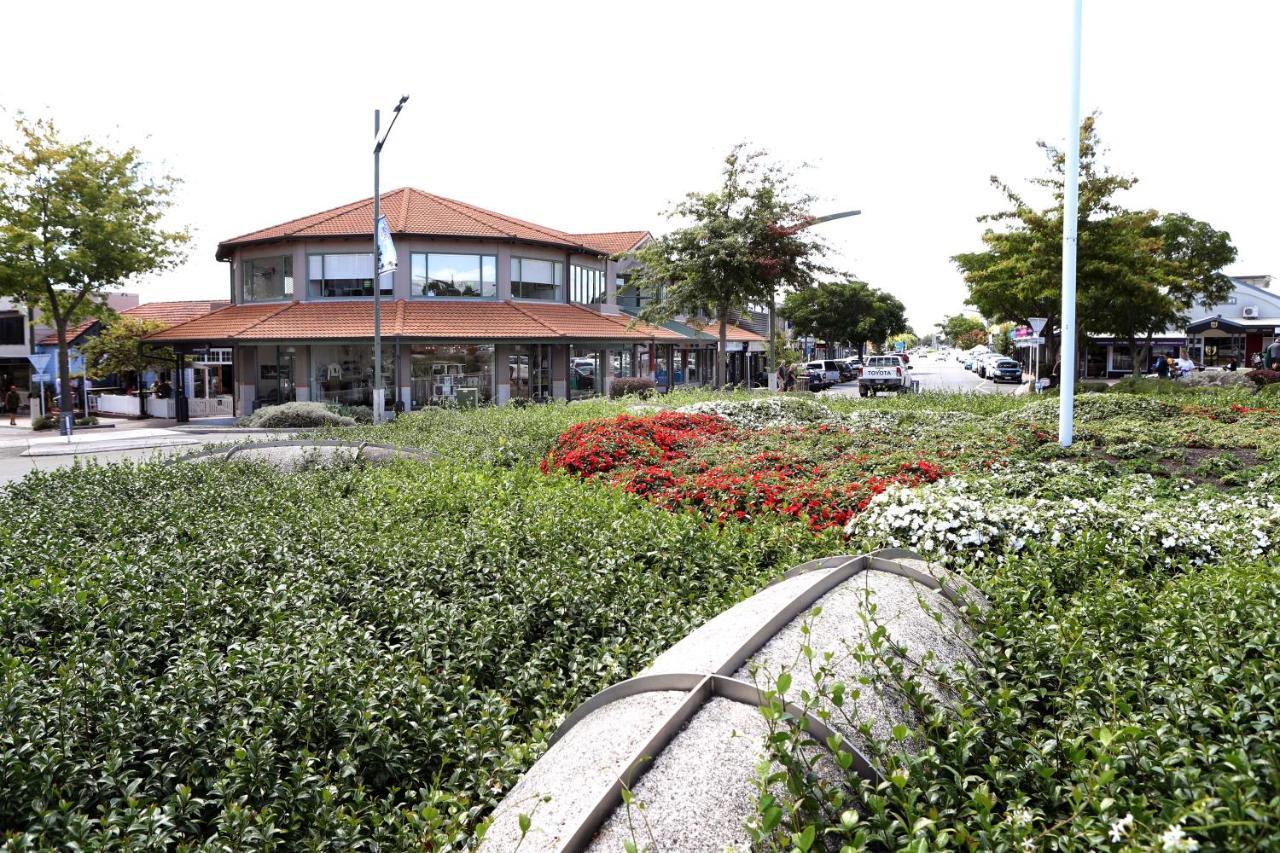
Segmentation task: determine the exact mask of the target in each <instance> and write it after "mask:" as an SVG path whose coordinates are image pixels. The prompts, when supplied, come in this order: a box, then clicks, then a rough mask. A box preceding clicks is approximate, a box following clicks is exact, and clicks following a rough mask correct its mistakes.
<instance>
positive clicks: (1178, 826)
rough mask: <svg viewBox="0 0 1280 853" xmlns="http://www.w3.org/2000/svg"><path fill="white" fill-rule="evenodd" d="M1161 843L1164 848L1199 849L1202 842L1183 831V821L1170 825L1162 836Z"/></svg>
mask: <svg viewBox="0 0 1280 853" xmlns="http://www.w3.org/2000/svg"><path fill="white" fill-rule="evenodd" d="M1160 844H1161V845H1163V846H1162V849H1164V850H1199V849H1200V842H1199V841H1196V840H1195V839H1194V838H1191V837H1190V836H1188V835H1187V834H1186V833H1185V832H1183V831H1182V821H1178V822H1177V823H1175V824H1174V825H1173V826H1171V827H1169V828H1168V829H1166V830H1165V831H1164V833H1163V834H1162V835H1161V836H1160Z"/></svg>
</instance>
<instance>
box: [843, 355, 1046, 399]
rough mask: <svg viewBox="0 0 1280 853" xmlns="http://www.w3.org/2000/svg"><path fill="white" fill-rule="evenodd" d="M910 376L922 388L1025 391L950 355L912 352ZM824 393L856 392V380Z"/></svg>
mask: <svg viewBox="0 0 1280 853" xmlns="http://www.w3.org/2000/svg"><path fill="white" fill-rule="evenodd" d="M911 368H912V369H911V378H912V379H913V380H915V381H917V382H919V383H920V390H921V391H953V392H968V393H970V394H1017V393H1026V391H1027V386H1026V384H1025V383H1024V384H1022V385H1014V384H1012V383H1008V382H1002V383H999V384H997V383H995V382H992V381H991V380H989V379H983V378H982V377H980V376H978V374H976V373H973V372H972V371H969V370H965V369H964V365H963V364H961V363H960V362H958V361H956V360H955V358H954V357H952V358H949V359H948V358H930V357H929V356H925V355H921V356H913V357H912V358H911ZM824 393H826V394H837V395H840V394H852V395H855V396H856V395H857V393H858V383H857V382H843V383H841V384H839V385H836V386H835V387H833V388H830V389H829V390H827V391H825V392H824Z"/></svg>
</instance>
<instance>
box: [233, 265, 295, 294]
mask: <svg viewBox="0 0 1280 853" xmlns="http://www.w3.org/2000/svg"><path fill="white" fill-rule="evenodd" d="M242 263H243V266H244V278H243V279H242V281H243V286H242V288H241V297H242V300H243V301H244V302H274V301H279V300H282V299H292V298H293V255H277V256H275V257H270V258H252V259H250V260H247V261H243V262H242Z"/></svg>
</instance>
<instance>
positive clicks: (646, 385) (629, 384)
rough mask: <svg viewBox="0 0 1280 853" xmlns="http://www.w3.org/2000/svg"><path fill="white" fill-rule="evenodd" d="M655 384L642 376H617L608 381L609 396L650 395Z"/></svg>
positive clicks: (614, 397) (655, 386) (644, 396)
mask: <svg viewBox="0 0 1280 853" xmlns="http://www.w3.org/2000/svg"><path fill="white" fill-rule="evenodd" d="M657 387H658V386H657V384H656V383H655V382H654V381H653V380H652V379H649V378H647V377H644V376H619V377H617V378H616V379H614V380H613V381H612V382H610V383H609V397H610V398H611V399H616V398H618V397H626V396H635V397H643V398H648V397H652V396H653V393H654V389H655V388H657Z"/></svg>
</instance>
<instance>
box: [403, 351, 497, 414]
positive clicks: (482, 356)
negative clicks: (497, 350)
mask: <svg viewBox="0 0 1280 853" xmlns="http://www.w3.org/2000/svg"><path fill="white" fill-rule="evenodd" d="M409 360H410V362H409V363H410V372H411V377H412V378H411V383H410V384H411V393H410V398H411V400H412V402H413V407H414V408H415V409H420V408H422V407H423V406H463V407H465V406H477V405H482V404H485V403H492V402H493V345H492V344H453V345H444V346H427V345H416V344H415V345H414V346H413V348H412V349H411V350H410V351H409Z"/></svg>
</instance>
